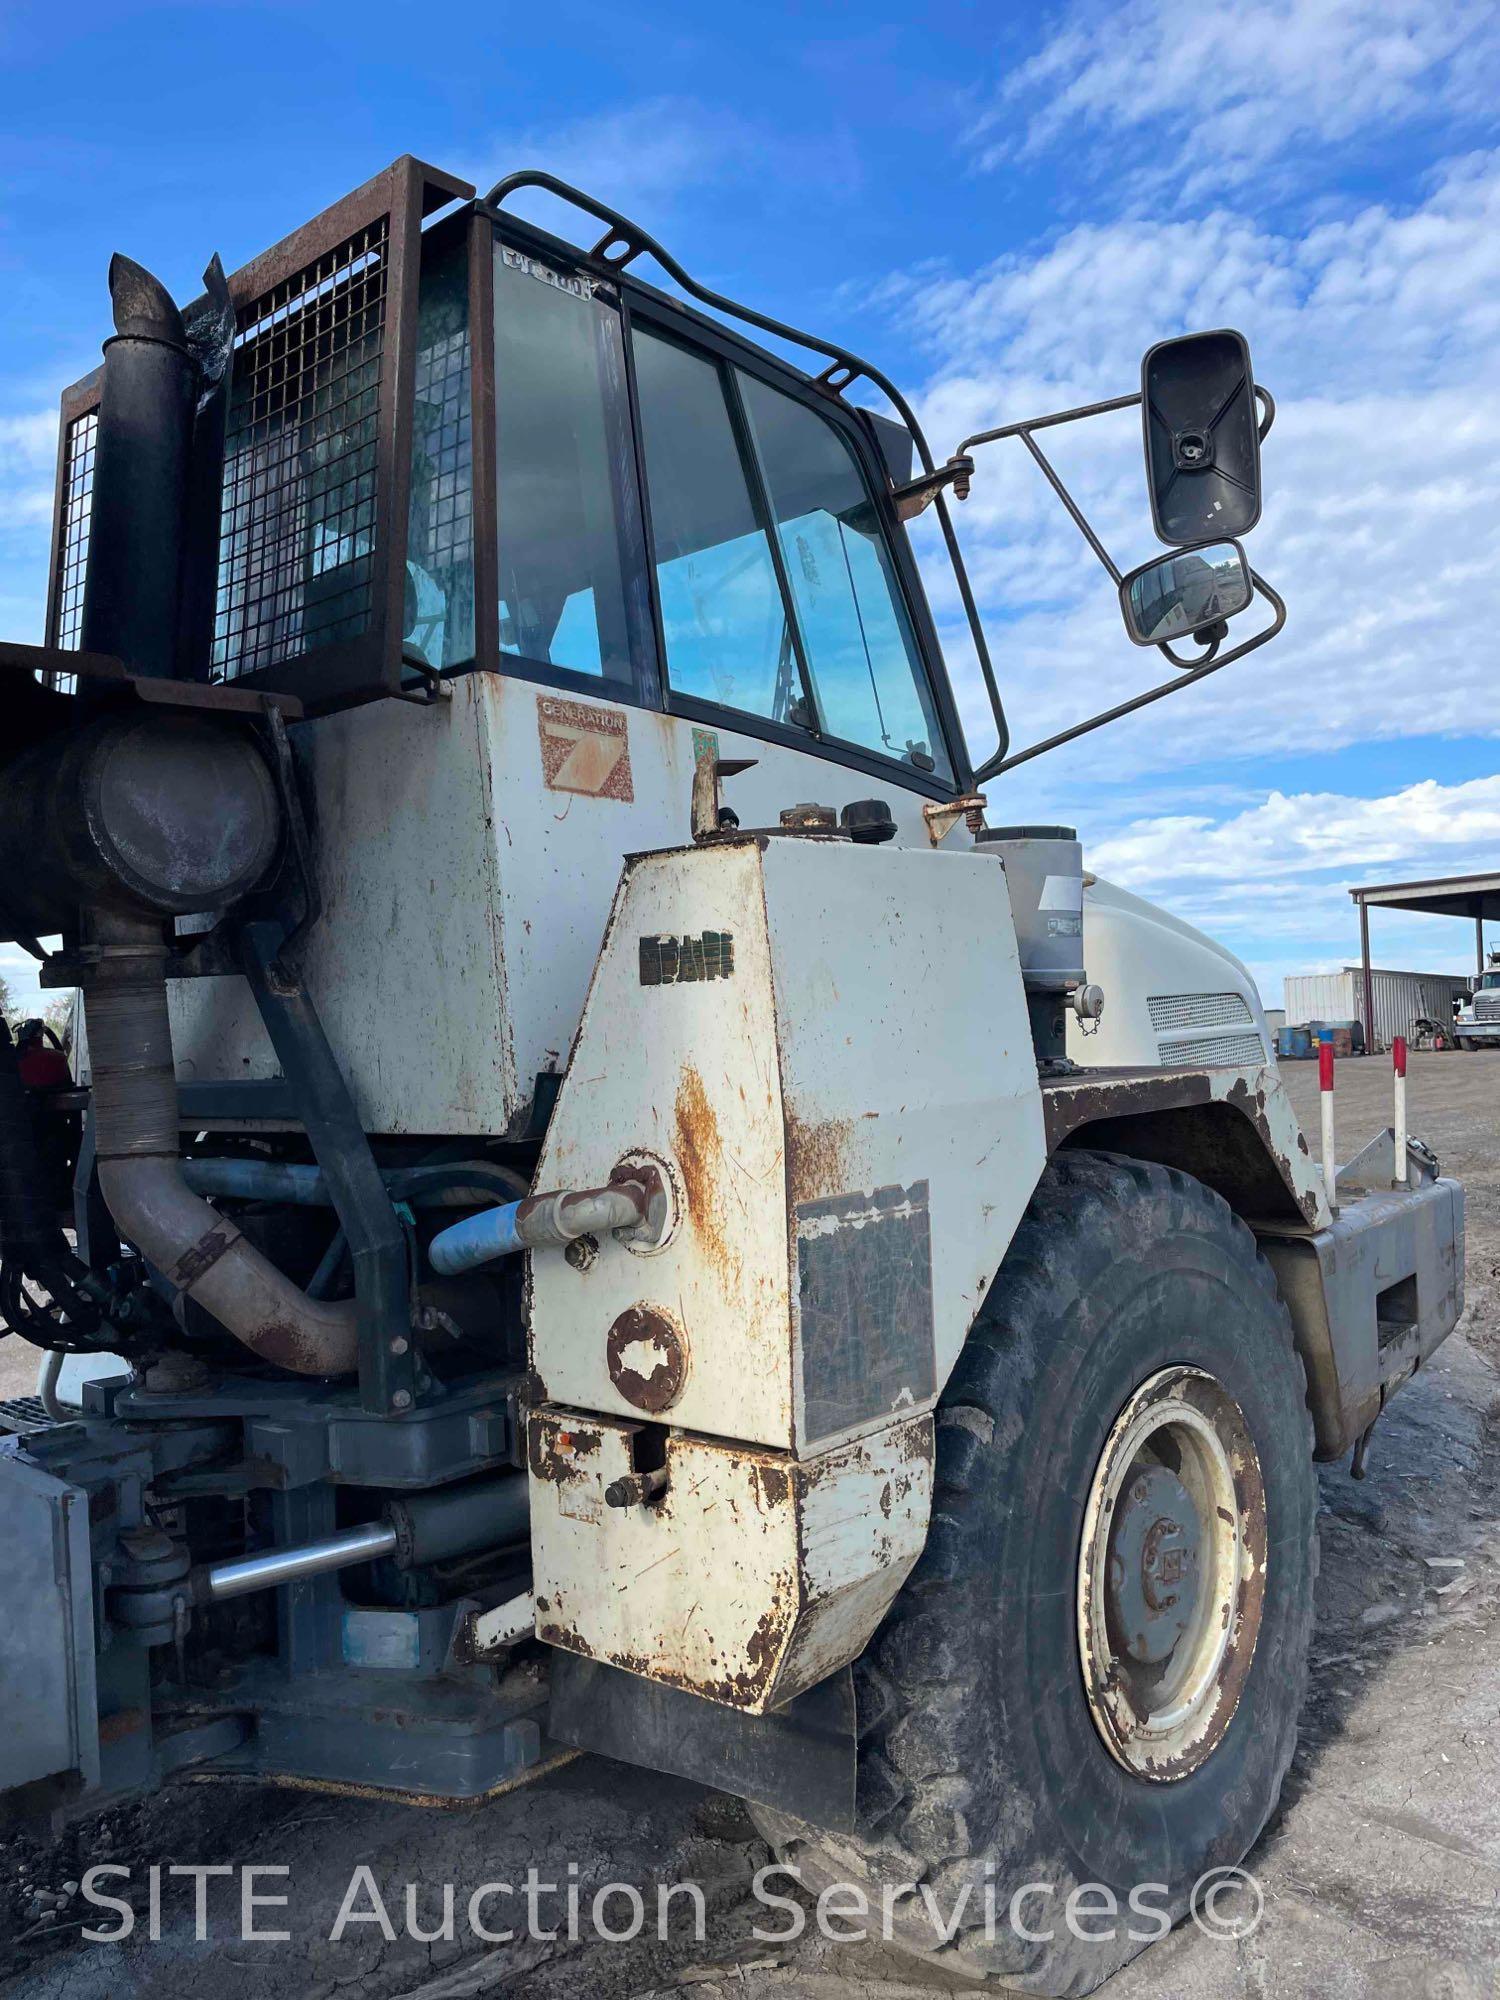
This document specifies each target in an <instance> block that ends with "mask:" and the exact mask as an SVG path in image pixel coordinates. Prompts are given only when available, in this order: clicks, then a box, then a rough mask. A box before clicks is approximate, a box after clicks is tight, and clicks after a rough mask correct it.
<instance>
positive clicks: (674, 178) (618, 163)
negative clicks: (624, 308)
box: [468, 96, 848, 247]
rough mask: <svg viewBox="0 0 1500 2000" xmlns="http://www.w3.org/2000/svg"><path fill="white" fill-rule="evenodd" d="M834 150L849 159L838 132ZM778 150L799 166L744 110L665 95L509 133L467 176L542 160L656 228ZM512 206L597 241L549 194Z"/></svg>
mask: <svg viewBox="0 0 1500 2000" xmlns="http://www.w3.org/2000/svg"><path fill="white" fill-rule="evenodd" d="M793 145H794V146H795V142H793ZM826 150H827V148H826V144H825V152H826ZM833 150H834V152H835V153H836V154H838V156H839V159H840V164H841V165H845V166H846V165H847V164H848V162H847V161H846V160H845V159H844V157H843V156H844V154H845V153H846V151H847V149H846V147H845V146H844V145H843V144H842V142H839V141H837V140H835V141H834V142H833ZM773 159H774V161H775V163H776V164H777V165H778V166H779V168H780V169H781V170H782V171H783V172H794V171H795V161H792V160H789V159H788V144H787V142H786V141H785V140H784V139H780V138H773V137H771V136H770V135H768V134H767V133H765V132H762V131H761V130H760V129H759V128H758V127H757V126H755V125H753V124H752V123H751V122H750V121H749V120H747V119H746V118H744V117H742V116H741V115H740V114H739V113H738V112H735V111H733V110H729V109H726V108H725V107H723V106H718V105H709V104H705V103H700V102H698V101H697V100H696V99H693V98H686V97H671V96H663V97H656V98H650V99H646V100H644V101H642V102H638V103H632V104H629V105H626V106H624V107H622V108H621V109H619V110H614V111H606V112H601V113H597V114H595V115H592V116H589V117H585V118H577V119H571V120H569V121H567V122H566V123H563V124H552V125H546V126H542V125H529V126H523V127H520V128H519V129H517V130H516V131H515V132H514V133H510V132H507V133H506V134H505V135H504V136H503V138H502V139H501V140H500V141H498V142H497V143H496V145H495V146H494V147H493V148H491V149H490V150H489V152H488V154H487V156H486V163H485V164H484V165H481V166H479V167H475V168H472V169H470V170H468V178H469V179H471V180H472V181H474V183H475V184H476V186H477V187H478V188H479V190H480V192H481V193H484V192H486V191H487V190H488V189H489V188H490V187H491V186H492V185H493V184H494V183H495V182H496V181H497V180H499V179H500V178H501V177H502V176H503V175H505V174H509V173H514V172H516V171H518V170H520V169H523V168H528V167H540V168H542V169H544V170H545V171H546V172H548V173H552V174H555V175H556V176H557V178H558V179H559V180H563V181H566V182H567V183H568V184H569V185H570V186H572V187H576V188H580V189H582V190H583V191H584V192H585V193H587V194H591V195H595V196H597V197H598V198H599V199H600V200H601V201H603V202H605V203H607V204H608V205H609V206H610V207H611V208H615V209H619V210H620V211H621V212H622V213H623V214H625V215H627V216H630V217H631V218H632V219H633V220H637V221H639V222H641V223H642V225H643V226H644V227H646V228H648V229H649V228H651V226H652V221H653V218H655V219H657V220H658V221H660V219H661V218H662V217H663V216H664V215H670V214H671V212H672V211H673V210H674V209H675V208H676V207H677V206H678V205H679V203H680V202H681V201H682V200H683V199H684V197H686V196H688V195H690V194H692V193H695V192H696V191H698V190H699V189H702V188H707V187H715V186H722V185H724V184H726V183H732V182H734V181H737V180H742V179H745V178H747V177H748V176H750V175H751V174H753V173H755V172H758V171H762V170H764V169H765V168H766V167H767V166H768V165H769V164H770V163H771V162H772V161H773ZM808 165H809V168H810V167H811V161H809V162H808ZM509 205H510V206H512V207H514V208H516V209H517V211H518V212H519V213H521V214H523V215H527V216H530V217H532V218H533V219H535V220H537V221H539V222H542V223H544V224H545V226H547V227H549V228H553V229H555V230H556V231H557V232H558V234H560V235H562V236H564V237H565V238H566V239H567V240H569V241H576V240H579V237H580V231H581V232H582V235H583V238H584V239H585V240H592V238H591V237H590V236H589V231H590V229H591V227H592V225H591V224H589V223H588V222H587V220H586V219H583V218H580V216H579V215H578V213H577V211H576V210H574V209H572V208H570V207H565V206H563V205H562V204H560V203H558V202H557V201H555V200H554V199H553V198H552V197H551V196H548V195H542V194H537V193H535V192H533V191H528V192H526V193H524V194H521V195H517V196H515V197H513V198H512V200H511V202H510V204H509ZM655 233H656V232H655V231H654V230H653V234H655ZM668 247H671V246H670V245H669V246H668Z"/></svg>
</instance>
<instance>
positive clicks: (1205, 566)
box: [1120, 542, 1252, 646]
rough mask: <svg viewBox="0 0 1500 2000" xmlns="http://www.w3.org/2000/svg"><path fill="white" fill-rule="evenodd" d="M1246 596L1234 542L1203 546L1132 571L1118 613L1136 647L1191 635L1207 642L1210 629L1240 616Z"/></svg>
mask: <svg viewBox="0 0 1500 2000" xmlns="http://www.w3.org/2000/svg"><path fill="white" fill-rule="evenodd" d="M1251 595H1252V590H1251V583H1250V569H1249V565H1248V564H1247V563H1246V561H1245V552H1244V550H1243V549H1242V548H1241V547H1240V545H1239V543H1238V542H1205V543H1204V544H1203V545H1202V546H1201V547H1200V548H1196V549H1181V550H1177V551H1174V553H1173V554H1171V555H1169V556H1157V557H1156V558H1155V559H1154V560H1153V561H1151V562H1148V563H1144V564H1142V566H1141V567H1140V568H1139V569H1136V570H1132V571H1131V573H1130V575H1129V576H1127V577H1126V578H1125V580H1124V582H1123V583H1122V584H1121V585H1120V609H1121V611H1122V612H1123V613H1124V614H1125V629H1126V631H1127V632H1128V633H1129V634H1130V636H1131V638H1132V639H1134V641H1135V643H1136V644H1137V645H1138V646H1159V645H1160V644H1161V643H1162V641H1163V640H1172V639H1187V638H1191V637H1192V635H1193V634H1194V633H1195V632H1199V633H1202V634H1203V635H1204V636H1205V637H1208V636H1209V635H1210V633H1211V629H1212V628H1213V627H1214V626H1216V625H1221V624H1222V623H1223V621H1224V620H1225V619H1227V618H1232V617H1233V616H1234V615H1235V613H1236V612H1237V611H1243V610H1244V609H1245V606H1246V605H1247V604H1248V603H1249V602H1250V598H1251Z"/></svg>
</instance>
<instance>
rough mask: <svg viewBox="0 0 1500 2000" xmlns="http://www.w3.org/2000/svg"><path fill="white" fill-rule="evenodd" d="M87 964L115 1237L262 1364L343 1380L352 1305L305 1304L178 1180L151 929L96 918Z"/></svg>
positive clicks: (144, 920) (161, 979) (97, 1121)
mask: <svg viewBox="0 0 1500 2000" xmlns="http://www.w3.org/2000/svg"><path fill="white" fill-rule="evenodd" d="M88 956H89V959H90V960H91V963H89V965H88V966H87V969H86V970H85V972H84V974H83V981H82V985H83V1007H84V1020H85V1022H86V1025H87V1029H88V1043H89V1061H90V1065H91V1068H92V1070H93V1111H94V1135H95V1144H96V1149H97V1154H98V1162H99V1186H100V1189H101V1191H102V1193H103V1195H104V1199H105V1202H106V1203H107V1204H108V1207H109V1212H110V1214H111V1215H112V1216H113V1217H114V1219H115V1222H116V1224H117V1226H118V1228H119V1230H120V1233H121V1235H122V1236H125V1237H127V1238H128V1239H129V1241H130V1242H132V1243H134V1244H135V1246H136V1248H137V1249H138V1250H139V1251H140V1252H141V1254H142V1256H144V1257H145V1258H146V1259H147V1260H148V1261H149V1262H150V1263H152V1264H154V1265H155V1266H156V1268H157V1269H158V1270H159V1271H160V1272H161V1274H162V1275H163V1277H164V1278H165V1279H166V1280H167V1282H168V1284H169V1285H171V1286H172V1287H173V1289H174V1290H175V1291H176V1292H178V1293H179V1294H180V1295H182V1296H183V1297H185V1298H190V1299H192V1300H193V1301H194V1303H195V1304H197V1305H200V1306H202V1307H203V1309H204V1311H205V1312H208V1313H211V1314H212V1315H213V1317H214V1318H215V1319H216V1320H218V1321H219V1323H220V1325H221V1326H224V1327H227V1328H228V1330H229V1331H230V1332H231V1333H232V1334H234V1335H235V1336H236V1338H237V1339H239V1340H242V1341H243V1342H244V1343H245V1345H246V1346H247V1347H248V1348H250V1349H251V1351H252V1352H253V1353H255V1354H258V1355H260V1356H261V1358H262V1359H263V1360H265V1361H270V1362H273V1363H274V1364H275V1365H276V1366H277V1367H278V1368H286V1369H290V1370H291V1371H292V1373H293V1374H297V1375H344V1374H347V1373H349V1372H350V1371H351V1370H352V1369H353V1368H355V1367H356V1366H357V1364H358V1358H359V1341H358V1333H357V1329H356V1324H355V1305H354V1301H353V1300H352V1299H345V1300H337V1301H335V1300H325V1299H312V1298H309V1297H308V1295H307V1293H306V1292H304V1291H302V1290H300V1289H299V1288H298V1287H297V1286H296V1285H294V1284H293V1283H292V1281H291V1279H290V1278H288V1277H286V1276H285V1274H284V1273H283V1272H281V1271H278V1270H277V1268H276V1266H275V1265H274V1264H273V1263H272V1262H271V1261H270V1259H269V1258H267V1257H265V1256H263V1255H262V1254H261V1252H260V1251H259V1250H257V1249H256V1248H255V1246H254V1244H252V1243H251V1242H250V1241H249V1239H248V1238H247V1237H246V1236H245V1235H244V1234H243V1233H242V1232H241V1230H240V1229H239V1227H238V1225H237V1224H236V1223H234V1222H232V1221H231V1220H230V1219H229V1217H228V1216H225V1215H221V1214H220V1213H219V1212H218V1210H217V1209H215V1208H211V1207H210V1206H209V1204H208V1203H207V1202H206V1201H204V1200H203V1198H202V1196H201V1195H196V1194H194V1193H192V1192H191V1190H190V1189H189V1188H188V1186H187V1184H186V1182H185V1181H184V1180H183V1177H182V1165H181V1161H180V1160H179V1158H178V1135H177V1078H176V1072H175V1069H174V1065H173V1061H172V1032H171V1025H170V1022H169V1019H168V1014H167V979H166V961H167V950H166V944H165V942H164V940H163V937H162V929H161V924H160V922H159V920H157V919H155V918H152V917H144V916H125V915H118V914H114V913H104V912H99V913H96V915H95V918H94V924H93V949H92V951H91V952H90V953H89V954H88Z"/></svg>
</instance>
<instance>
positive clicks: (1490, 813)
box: [1086, 776, 1500, 1005]
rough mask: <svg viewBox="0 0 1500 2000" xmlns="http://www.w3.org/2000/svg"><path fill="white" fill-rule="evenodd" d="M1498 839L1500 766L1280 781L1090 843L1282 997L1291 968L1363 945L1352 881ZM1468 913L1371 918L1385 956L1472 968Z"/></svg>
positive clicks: (1409, 875) (1464, 854) (1484, 858)
mask: <svg viewBox="0 0 1500 2000" xmlns="http://www.w3.org/2000/svg"><path fill="white" fill-rule="evenodd" d="M1497 849H1500V776H1497V777H1484V778H1475V779H1471V780H1469V781H1467V782H1466V783H1461V784H1453V785H1444V784H1440V783H1438V782H1437V781H1436V780H1433V779H1424V780H1420V781H1418V782H1417V783H1415V784H1412V785H1408V786H1405V787H1403V788H1402V789H1401V790H1399V791H1396V792H1391V793H1387V794H1385V795H1383V796H1381V797H1378V798H1357V797H1349V796H1346V795H1343V794H1339V793H1335V792H1302V793H1295V794H1289V793H1284V792H1277V791H1273V792H1271V793H1270V794H1269V795H1268V796H1267V797H1265V798H1263V799H1261V800H1260V801H1259V802H1258V803H1256V804H1254V805H1251V806H1247V807H1245V808H1243V809H1242V810H1240V811H1238V812H1235V813H1233V814H1231V815H1230V816H1229V817H1227V818H1223V819H1219V820H1214V819H1213V818H1212V817H1210V816H1209V815H1207V814H1203V813H1164V814H1160V815H1157V816H1154V817H1141V818H1135V819H1131V820H1129V821H1128V822H1127V823H1125V824H1123V825H1119V826H1117V827H1115V828H1114V829H1113V830H1108V831H1103V832H1101V833H1100V834H1099V836H1098V837H1097V838H1095V839H1092V840H1088V841H1087V842H1086V852H1087V860H1088V865H1089V866H1090V867H1091V868H1093V869H1095V870H1096V871H1097V872H1098V873H1099V874H1101V875H1103V876H1105V877H1106V878H1107V879H1109V880H1111V881H1115V882H1119V883H1120V884H1121V885H1122V886H1124V887H1127V888H1131V889H1134V890H1136V891H1137V893H1142V894H1146V895H1149V896H1150V897H1152V898H1153V899H1154V900H1157V901H1161V902H1163V903H1165V904H1167V906H1168V907H1169V908H1171V909H1172V910H1174V911H1176V913H1177V914H1178V915H1179V916H1182V917H1185V918H1186V919H1187V920H1188V921H1189V922H1190V923H1195V924H1198V925H1200V926H1201V927H1202V928H1203V929H1204V930H1206V931H1208V932H1209V933H1210V934H1211V935H1213V936H1215V937H1218V938H1221V939H1222V940H1223V941H1224V942H1225V943H1226V944H1228V945H1230V946H1231V948H1233V949H1235V950H1237V951H1239V952H1240V955H1241V956H1242V957H1245V958H1247V959H1251V960H1254V961H1255V963H1256V967H1257V979H1258V981H1259V983H1260V985H1261V988H1262V997H1263V998H1265V999H1266V1000H1267V1001H1268V1002H1269V1004H1272V1005H1274V1004H1275V1002H1276V995H1277V992H1278V991H1279V982H1280V979H1281V977H1282V975H1283V974H1284V973H1287V972H1293V971H1296V972H1312V971H1328V970H1334V969H1336V968H1337V967H1339V966H1341V965H1345V964H1348V963H1350V962H1351V961H1352V960H1353V959H1355V958H1356V957H1357V955H1358V936H1359V932H1358V925H1357V921H1356V917H1355V911H1354V906H1353V904H1352V903H1351V901H1350V898H1349V891H1350V889H1351V888H1353V887H1356V886H1359V885H1368V884H1370V883H1378V882H1386V881H1411V880H1421V879H1423V878H1425V877H1435V876H1446V875H1466V874H1475V873H1480V872H1482V871H1483V870H1484V869H1486V868H1488V867H1491V866H1493V861H1494V856H1495V853H1496V852H1497ZM1473 937H1474V933H1473V927H1472V925H1471V924H1470V923H1469V921H1468V920H1467V919H1464V920H1462V921H1457V920H1453V919H1441V918H1433V917H1410V916H1404V915H1402V914H1401V913H1400V912H1396V911H1390V912H1387V911H1377V912H1375V913H1374V914H1373V916H1372V940H1373V955H1374V957H1375V960H1376V963H1377V964H1383V965H1397V966H1411V967H1418V968H1426V969H1429V970H1446V971H1453V972H1460V973H1462V972H1467V971H1469V970H1470V969H1471V968H1472V967H1473V964H1474V943H1473Z"/></svg>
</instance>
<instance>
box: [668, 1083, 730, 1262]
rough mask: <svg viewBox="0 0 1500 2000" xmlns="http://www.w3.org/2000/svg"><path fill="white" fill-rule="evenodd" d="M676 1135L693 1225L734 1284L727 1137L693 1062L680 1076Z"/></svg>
mask: <svg viewBox="0 0 1500 2000" xmlns="http://www.w3.org/2000/svg"><path fill="white" fill-rule="evenodd" d="M673 1135H674V1140H675V1151H676V1155H677V1163H678V1165H679V1166H680V1167H681V1169H682V1181H683V1194H684V1197H685V1206H686V1208H687V1220H688V1226H689V1228H690V1229H691V1230H692V1232H693V1234H694V1236H695V1237H696V1238H697V1240H698V1247H699V1249H700V1250H701V1251H702V1253H703V1255H704V1257H705V1258H706V1259H707V1261H708V1262H709V1264H710V1265H711V1266H712V1267H713V1269H714V1271H715V1272H716V1273H717V1274H718V1276H719V1278H720V1280H721V1281H722V1282H723V1283H724V1284H725V1285H734V1284H735V1283H737V1281H738V1279H739V1275H740V1267H739V1259H738V1258H737V1257H736V1255H735V1253H734V1250H733V1248H732V1246H731V1244H730V1240H729V1237H728V1235H727V1234H726V1231H725V1227H724V1201H723V1194H722V1186H721V1183H722V1170H723V1164H724V1141H723V1137H722V1135H721V1134H720V1131H719V1121H718V1119H717V1117H716V1116H715V1115H714V1108H713V1106H712V1104H710V1103H709V1101H708V1092H707V1091H706V1090H705V1089H704V1087H703V1078H702V1077H701V1076H700V1075H699V1074H698V1072H697V1070H696V1069H695V1068H694V1067H693V1065H692V1064H691V1063H684V1064H683V1067H682V1075H681V1076H680V1078H679V1079H678V1083H677V1100H676V1103H675V1105H674V1107H673Z"/></svg>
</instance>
